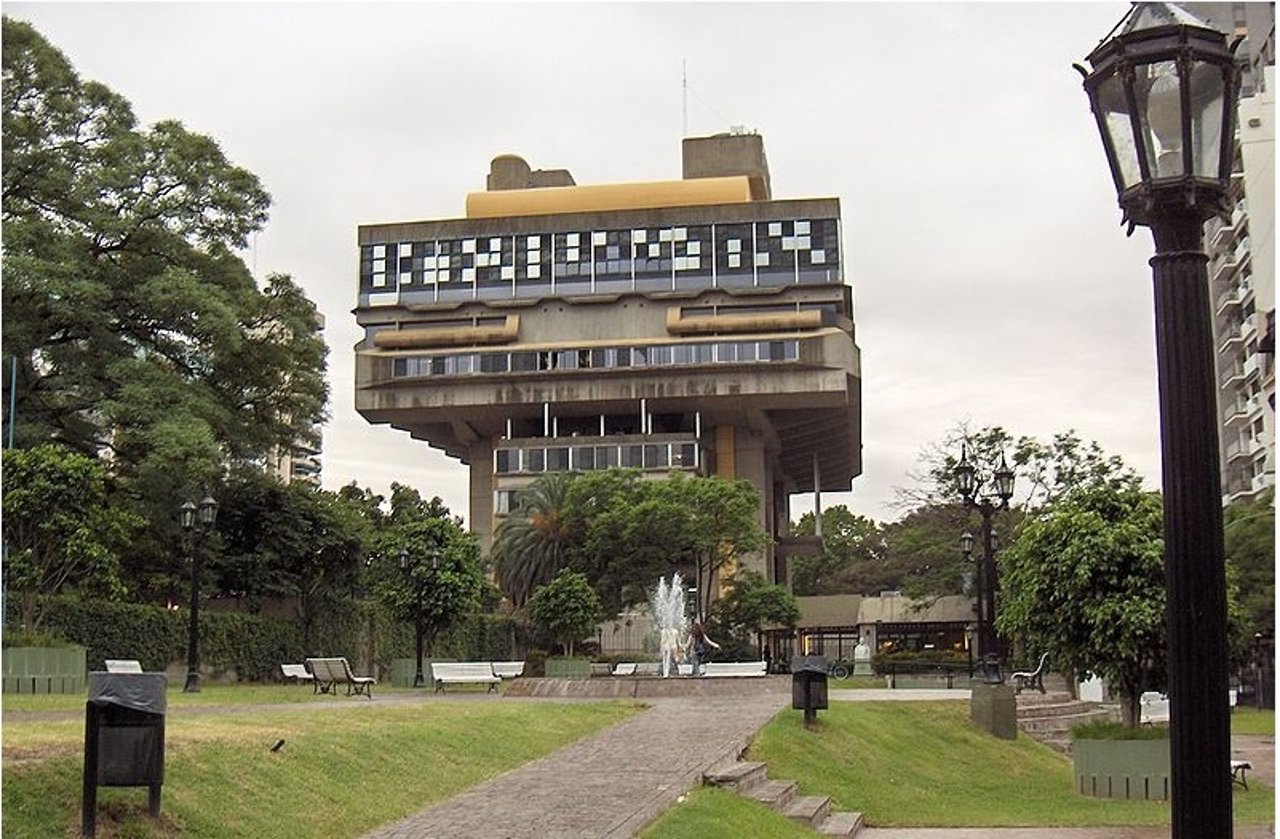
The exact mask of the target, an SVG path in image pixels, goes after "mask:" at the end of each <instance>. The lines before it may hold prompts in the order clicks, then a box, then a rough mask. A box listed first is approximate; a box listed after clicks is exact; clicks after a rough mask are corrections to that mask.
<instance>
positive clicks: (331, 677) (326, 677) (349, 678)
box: [306, 658, 378, 699]
mask: <svg viewBox="0 0 1280 839" xmlns="http://www.w3.org/2000/svg"><path fill="white" fill-rule="evenodd" d="M306 664H307V669H308V670H310V671H311V675H312V676H314V677H315V690H316V693H332V694H335V695H336V694H337V690H338V685H340V684H345V685H346V686H347V696H351V695H352V694H353V693H354V694H356V695H357V696H359V695H360V694H364V695H365V696H367V697H369V698H370V699H373V691H372V688H373V686H374V685H376V684H377V683H378V680H377V679H375V678H373V677H372V676H357V675H356V674H355V673H353V672H351V665H350V664H349V663H347V660H346V659H345V658H309V659H307V662H306Z"/></svg>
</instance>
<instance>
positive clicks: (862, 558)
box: [791, 504, 898, 596]
mask: <svg viewBox="0 0 1280 839" xmlns="http://www.w3.org/2000/svg"><path fill="white" fill-rule="evenodd" d="M792 532H793V533H795V534H796V535H797V536H813V535H816V533H817V529H816V527H815V519H814V515H813V513H805V514H804V515H803V516H801V517H800V521H799V522H797V523H796V524H795V526H794V527H792ZM885 548H886V545H885V542H884V538H883V534H882V532H881V529H880V526H879V525H878V524H876V522H875V521H873V520H871V519H869V518H867V517H866V516H860V515H857V514H855V513H853V512H852V511H851V510H850V509H849V508H848V507H846V506H845V505H843V504H838V505H836V506H834V507H827V508H826V509H824V510H823V511H822V553H821V554H818V555H817V556H799V557H796V558H795V560H794V561H793V568H794V570H793V571H792V574H791V585H792V588H793V589H794V591H795V593H796V594H798V595H801V596H806V595H815V594H869V593H871V592H872V591H878V590H880V589H883V588H897V586H898V583H897V581H894V582H893V583H892V584H891V585H887V586H886V585H878V583H879V581H880V580H882V579H883V569H884V568H885V562H884V559H885V558H884V551H885Z"/></svg>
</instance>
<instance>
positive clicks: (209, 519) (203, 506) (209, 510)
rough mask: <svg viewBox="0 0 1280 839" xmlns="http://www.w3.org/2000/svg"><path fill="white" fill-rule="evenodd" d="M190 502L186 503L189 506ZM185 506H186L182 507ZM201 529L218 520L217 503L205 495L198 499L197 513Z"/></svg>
mask: <svg viewBox="0 0 1280 839" xmlns="http://www.w3.org/2000/svg"><path fill="white" fill-rule="evenodd" d="M190 503H191V502H187V504H190ZM184 506H186V505H184ZM198 518H199V519H200V526H201V527H211V526H212V525H213V523H214V521H215V520H216V519H217V518H218V502H217V501H215V500H214V498H213V496H212V495H206V496H205V497H204V498H201V499H200V509H199V511H198Z"/></svg>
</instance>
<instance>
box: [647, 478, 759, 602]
mask: <svg viewBox="0 0 1280 839" xmlns="http://www.w3.org/2000/svg"><path fill="white" fill-rule="evenodd" d="M759 507H760V496H759V494H758V493H757V492H756V490H755V487H753V486H751V484H750V483H748V482H747V481H730V480H726V479H724V478H720V477H717V476H711V477H707V478H688V477H685V476H684V475H682V474H681V473H678V472H677V473H675V474H672V475H671V476H670V477H668V478H667V479H666V480H663V481H655V482H653V483H652V484H651V494H650V496H649V498H648V499H646V501H644V502H642V503H641V504H640V506H639V507H638V508H637V509H636V511H635V513H636V518H635V526H636V527H637V528H640V529H641V530H642V531H643V532H646V533H650V534H655V536H656V537H657V538H656V539H655V541H656V542H657V543H658V544H662V545H665V546H666V549H667V551H668V552H669V555H670V556H671V557H672V558H673V560H675V562H676V563H677V564H679V565H687V566H689V567H691V568H692V569H693V575H692V577H691V578H690V582H692V583H693V584H694V585H695V586H697V589H698V599H699V602H698V614H699V615H706V614H707V613H708V611H709V609H710V607H711V599H712V594H713V593H714V592H713V585H714V584H715V580H716V575H717V574H718V572H720V571H721V570H722V569H724V570H729V569H732V568H734V567H736V564H737V562H738V561H739V560H740V559H741V558H742V557H744V556H746V555H748V554H750V553H752V552H754V551H757V550H759V549H760V548H762V547H763V546H764V543H765V534H764V529H763V528H761V527H760V523H759V519H758V516H759Z"/></svg>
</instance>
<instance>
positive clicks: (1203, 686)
mask: <svg viewBox="0 0 1280 839" xmlns="http://www.w3.org/2000/svg"><path fill="white" fill-rule="evenodd" d="M1239 40H1241V39H1237V41H1236V43H1235V44H1232V45H1231V46H1230V47H1228V46H1227V42H1226V36H1225V35H1223V33H1221V32H1218V31H1217V30H1215V29H1214V28H1213V27H1211V26H1209V24H1207V23H1205V22H1204V21H1201V20H1199V19H1198V18H1196V17H1194V16H1192V15H1190V14H1188V13H1187V12H1186V11H1184V10H1182V9H1180V8H1178V7H1176V6H1174V5H1172V4H1167V3H1135V4H1134V5H1133V7H1132V8H1131V9H1130V10H1129V13H1128V14H1127V15H1125V17H1124V18H1123V19H1122V20H1121V21H1120V23H1119V24H1117V26H1116V28H1115V29H1113V30H1112V32H1111V33H1109V35H1108V37H1107V39H1106V40H1104V41H1103V42H1102V43H1101V44H1099V45H1098V46H1097V47H1096V48H1095V49H1094V50H1093V52H1091V53H1090V54H1089V56H1088V58H1087V60H1088V61H1089V63H1090V65H1092V70H1091V71H1086V70H1085V69H1084V68H1083V67H1081V66H1079V65H1076V69H1077V70H1078V71H1080V73H1081V75H1083V76H1084V89H1085V92H1086V93H1088V95H1089V102H1090V105H1091V106H1092V108H1093V114H1094V118H1095V119H1096V121H1097V124H1098V130H1099V132H1100V133H1101V135H1102V144H1103V148H1104V150H1105V152H1106V156H1107V163H1108V165H1109V166H1110V169H1111V176H1112V179H1113V180H1114V182H1115V187H1116V193H1117V196H1118V200H1119V205H1120V208H1121V210H1122V211H1123V221H1124V223H1126V224H1127V225H1128V232H1129V233H1132V232H1133V229H1134V227H1135V226H1137V225H1142V226H1145V227H1149V228H1151V235H1152V238H1153V240H1154V242H1155V251H1156V253H1155V256H1154V257H1153V258H1152V259H1151V267H1152V269H1153V271H1152V273H1153V281H1154V288H1155V322H1156V363H1157V371H1158V377H1159V384H1160V443H1161V446H1160V448H1161V460H1162V468H1161V472H1162V476H1161V477H1162V483H1163V486H1164V544H1165V585H1166V588H1167V597H1166V603H1167V607H1166V608H1167V623H1168V635H1169V707H1170V726H1169V728H1170V759H1171V765H1170V770H1171V771H1170V780H1171V796H1170V797H1171V799H1172V805H1171V810H1172V822H1173V824H1172V826H1173V831H1172V836H1173V839H1191V837H1203V836H1213V837H1224V838H1225V839H1229V837H1230V836H1231V829H1232V828H1231V775H1230V772H1229V771H1228V767H1229V761H1230V759H1231V731H1230V716H1229V714H1230V710H1229V707H1228V700H1227V620H1226V614H1227V612H1226V602H1227V600H1226V575H1225V566H1224V559H1223V545H1222V501H1221V477H1220V475H1219V472H1218V470H1219V464H1218V427H1217V426H1218V417H1217V406H1216V399H1215V397H1216V393H1215V387H1214V385H1215V382H1214V369H1213V362H1214V358H1213V352H1214V347H1213V333H1212V310H1211V309H1210V306H1209V281H1208V272H1207V270H1206V263H1207V261H1208V257H1207V256H1206V255H1205V253H1204V247H1203V242H1202V238H1203V225H1204V222H1205V220H1206V219H1209V218H1211V217H1213V216H1215V215H1225V214H1226V213H1228V212H1229V211H1230V206H1231V199H1230V195H1229V192H1228V187H1229V185H1230V177H1231V164H1232V150H1233V142H1234V135H1235V119H1236V96H1237V94H1238V92H1239V87H1240V82H1239V78H1240V76H1239V70H1238V69H1237V68H1236V63H1235V57H1234V51H1235V48H1236V46H1238V45H1239Z"/></svg>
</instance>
